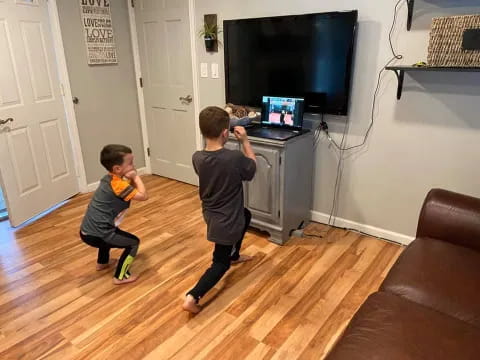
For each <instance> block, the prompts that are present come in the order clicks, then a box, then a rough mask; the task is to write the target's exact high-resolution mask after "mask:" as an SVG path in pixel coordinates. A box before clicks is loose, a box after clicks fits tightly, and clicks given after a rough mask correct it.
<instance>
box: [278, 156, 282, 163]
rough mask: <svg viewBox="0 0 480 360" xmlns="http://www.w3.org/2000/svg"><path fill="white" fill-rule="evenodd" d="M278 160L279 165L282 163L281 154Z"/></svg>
mask: <svg viewBox="0 0 480 360" xmlns="http://www.w3.org/2000/svg"><path fill="white" fill-rule="evenodd" d="M278 162H279V163H280V165H282V157H281V156H280V157H279V160H278Z"/></svg>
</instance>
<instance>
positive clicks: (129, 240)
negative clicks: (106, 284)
mask: <svg viewBox="0 0 480 360" xmlns="http://www.w3.org/2000/svg"><path fill="white" fill-rule="evenodd" d="M100 162H101V163H102V165H103V166H104V167H105V169H106V170H107V171H108V174H106V175H105V176H104V177H103V178H102V179H101V180H100V184H99V185H98V188H97V190H96V191H95V193H94V194H93V197H92V199H91V201H90V204H89V205H88V208H87V211H86V213H85V216H84V217H83V221H82V225H81V226H80V237H81V238H82V240H83V242H85V243H86V244H87V245H90V246H92V247H95V248H98V258H97V270H103V269H106V268H107V267H108V265H109V258H110V249H111V248H120V249H124V250H123V253H122V255H121V256H120V259H119V260H118V265H117V269H116V271H115V275H114V277H113V283H114V284H115V285H121V284H127V283H131V282H134V281H135V280H136V279H137V276H135V275H131V274H130V266H131V265H132V262H133V259H134V258H135V255H136V254H137V251H138V245H139V242H140V240H139V239H138V238H137V237H136V236H135V235H133V234H130V233H128V232H126V231H122V230H120V229H119V228H118V225H119V223H120V222H121V220H122V219H123V216H124V215H125V212H126V211H127V209H128V208H129V207H130V201H131V200H138V201H145V200H147V199H148V195H147V191H146V189H145V185H144V184H143V181H142V179H141V178H140V176H138V175H137V172H136V170H135V168H134V166H133V154H132V150H131V149H130V148H129V147H128V146H124V145H115V144H113V145H107V146H105V147H104V148H103V149H102V152H101V153H100Z"/></svg>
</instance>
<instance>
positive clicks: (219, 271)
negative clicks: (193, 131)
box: [183, 106, 256, 313]
mask: <svg viewBox="0 0 480 360" xmlns="http://www.w3.org/2000/svg"><path fill="white" fill-rule="evenodd" d="M229 127H230V118H229V116H228V113H227V112H226V111H225V110H223V109H221V108H219V107H213V106H211V107H208V108H206V109H204V110H203V111H202V112H201V113H200V130H201V131H202V134H203V136H204V137H205V139H206V147H205V150H203V151H197V152H196V153H195V154H193V158H192V161H193V167H194V169H195V172H196V173H197V175H198V177H199V180H200V191H199V192H200V198H201V200H202V209H203V217H204V219H205V222H206V223H207V239H208V240H209V241H212V242H214V243H215V248H214V251H213V262H212V265H211V266H210V268H209V269H208V270H207V271H206V272H205V273H204V274H203V275H202V277H201V278H200V280H199V281H198V283H197V285H195V287H194V288H193V289H192V290H190V291H189V292H188V294H187V296H186V299H185V302H184V304H183V309H184V310H186V311H189V312H191V313H198V312H199V311H200V310H201V307H200V306H199V305H198V301H199V300H200V298H202V297H203V296H204V295H205V294H206V293H207V292H208V291H209V290H210V289H211V288H213V287H214V286H215V284H216V283H217V282H218V281H219V280H220V279H221V278H222V276H223V275H224V274H225V273H226V272H227V270H228V269H229V268H230V265H231V264H237V263H241V262H245V261H248V260H251V257H249V256H244V255H240V248H241V246H242V240H243V237H244V235H245V232H246V231H247V228H248V225H249V224H250V219H251V214H250V211H248V210H247V209H245V208H244V203H243V185H242V182H243V181H250V180H252V179H253V177H254V175H255V171H256V158H255V154H254V152H253V150H252V147H251V145H250V142H249V141H248V137H247V134H246V132H245V129H244V128H243V127H239V126H237V127H235V129H234V134H235V136H236V137H237V139H238V140H239V141H240V142H241V144H242V147H243V153H242V152H240V151H238V150H235V151H234V150H228V149H225V147H224V145H225V143H226V142H227V140H228V135H229V134H228V133H229Z"/></svg>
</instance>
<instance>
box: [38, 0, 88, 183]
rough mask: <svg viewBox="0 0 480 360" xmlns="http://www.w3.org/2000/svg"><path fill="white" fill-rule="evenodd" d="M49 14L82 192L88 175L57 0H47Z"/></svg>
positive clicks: (71, 142)
mask: <svg viewBox="0 0 480 360" xmlns="http://www.w3.org/2000/svg"><path fill="white" fill-rule="evenodd" d="M47 4H48V5H47V6H48V14H49V18H50V29H51V33H52V38H53V47H54V50H55V58H56V61H57V69H58V78H59V81H60V87H61V90H62V96H63V106H64V108H65V115H66V120H67V128H68V132H69V135H70V144H71V146H72V154H73V159H74V162H75V171H76V174H77V180H78V187H79V190H80V192H85V191H87V176H86V174H85V164H84V161H83V155H82V147H81V143H80V135H79V132H78V126H77V118H76V116H75V109H74V105H73V102H72V88H71V86H70V78H69V76H68V68H67V60H66V57H65V49H64V47H63V39H62V32H61V28H60V15H59V13H58V7H57V0H50V1H48V2H47Z"/></svg>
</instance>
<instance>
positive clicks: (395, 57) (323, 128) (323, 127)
mask: <svg viewBox="0 0 480 360" xmlns="http://www.w3.org/2000/svg"><path fill="white" fill-rule="evenodd" d="M403 1H407V0H398V1H397V3H396V5H395V10H394V14H393V22H392V26H391V28H390V32H389V34H388V41H389V44H390V50H391V51H392V55H393V56H392V58H391V59H390V60H389V61H388V62H387V63H386V64H385V66H384V67H383V68H382V69H381V70H380V71H379V73H378V78H377V86H376V88H375V92H374V94H373V103H372V112H371V117H370V124H369V126H368V129H367V132H366V133H365V136H364V138H363V141H362V142H361V143H360V144H358V145H355V146H349V147H344V141H345V136H346V132H347V128H348V122H347V123H346V124H345V128H344V131H343V135H342V140H341V142H340V145H338V144H337V142H336V141H335V140H334V139H332V137H331V136H330V133H329V131H328V124H327V123H326V122H325V121H324V117H323V114H322V119H321V122H320V125H319V126H318V127H317V130H319V132H321V131H323V132H325V134H326V135H327V139H328V141H330V143H332V144H333V145H334V146H335V148H337V150H338V151H339V154H338V155H339V159H338V164H337V175H336V179H335V187H334V194H333V201H332V209H331V211H330V217H329V218H328V225H330V226H332V225H335V219H333V224H332V218H333V214H334V213H335V211H336V208H337V201H338V192H339V190H340V183H341V177H342V171H341V169H342V165H343V153H344V152H345V151H349V150H352V149H355V148H359V147H362V146H363V145H365V143H366V142H367V139H368V136H369V135H370V131H371V130H372V127H373V124H374V122H375V106H376V103H377V96H378V92H379V90H380V82H381V78H382V74H383V72H384V71H385V68H386V67H387V66H389V65H390V64H391V63H392V62H394V61H395V60H401V59H403V55H401V54H397V53H396V51H395V48H394V47H393V41H392V35H393V31H394V29H395V25H396V23H397V15H398V7H399V6H400V4H401V3H402V2H403ZM317 130H316V134H315V135H316V137H315V141H316V142H317V141H318V139H319V137H320V135H318V136H317ZM315 145H316V143H315Z"/></svg>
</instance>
